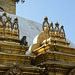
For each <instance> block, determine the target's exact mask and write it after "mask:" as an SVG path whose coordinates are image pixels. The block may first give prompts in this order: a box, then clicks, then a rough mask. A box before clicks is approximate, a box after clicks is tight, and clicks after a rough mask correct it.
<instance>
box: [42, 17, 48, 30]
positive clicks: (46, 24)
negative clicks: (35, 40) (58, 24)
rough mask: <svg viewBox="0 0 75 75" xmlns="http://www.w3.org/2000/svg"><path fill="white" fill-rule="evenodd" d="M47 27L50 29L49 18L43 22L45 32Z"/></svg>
mask: <svg viewBox="0 0 75 75" xmlns="http://www.w3.org/2000/svg"><path fill="white" fill-rule="evenodd" d="M45 27H48V28H49V23H48V18H47V16H46V17H45V18H44V22H43V26H42V28H43V31H44V28H45Z"/></svg>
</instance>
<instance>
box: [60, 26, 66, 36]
mask: <svg viewBox="0 0 75 75" xmlns="http://www.w3.org/2000/svg"><path fill="white" fill-rule="evenodd" d="M59 33H60V35H61V34H63V35H64V36H65V31H64V26H63V25H61V28H60V30H59Z"/></svg>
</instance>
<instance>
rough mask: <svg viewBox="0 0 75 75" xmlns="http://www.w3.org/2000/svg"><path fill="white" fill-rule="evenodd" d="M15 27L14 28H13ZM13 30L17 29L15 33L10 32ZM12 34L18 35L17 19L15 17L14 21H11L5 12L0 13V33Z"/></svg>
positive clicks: (2, 34) (3, 34)
mask: <svg viewBox="0 0 75 75" xmlns="http://www.w3.org/2000/svg"><path fill="white" fill-rule="evenodd" d="M15 27H16V28H15ZM13 30H16V31H17V34H15V33H14V34H12V33H13ZM9 33H10V35H11V36H12V35H14V36H16V37H17V36H18V37H19V26H18V19H17V18H15V19H14V22H12V21H11V18H10V17H8V16H7V14H6V13H5V12H4V13H3V14H2V16H1V15H0V35H1V36H5V35H6V34H9Z"/></svg>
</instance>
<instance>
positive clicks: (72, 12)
mask: <svg viewBox="0 0 75 75" xmlns="http://www.w3.org/2000/svg"><path fill="white" fill-rule="evenodd" d="M16 9H17V11H16V15H17V16H21V17H24V18H26V19H29V20H33V21H36V22H38V23H41V24H42V23H43V19H44V17H45V16H47V17H48V20H49V23H50V22H51V21H53V23H54V24H55V22H56V21H58V22H59V25H60V26H61V25H63V26H64V29H65V32H66V37H67V38H68V39H69V40H70V41H71V42H73V43H74V44H75V0H26V2H25V3H24V4H22V3H21V2H19V3H18V4H17V6H16Z"/></svg>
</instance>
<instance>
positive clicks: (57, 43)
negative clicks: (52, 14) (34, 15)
mask: <svg viewBox="0 0 75 75" xmlns="http://www.w3.org/2000/svg"><path fill="white" fill-rule="evenodd" d="M19 1H20V0H6V1H5V0H0V5H1V6H0V11H1V12H0V75H75V48H74V46H73V47H72V45H70V44H71V43H70V42H69V41H67V39H66V36H65V35H66V34H65V30H64V27H63V25H61V27H60V28H59V23H58V22H56V23H55V27H54V26H53V22H52V21H51V23H50V24H49V22H48V18H47V17H45V18H44V22H43V25H42V27H41V24H39V23H36V22H34V21H31V20H27V19H24V18H21V17H18V16H17V17H16V15H15V13H16V2H17V3H18V2H19ZM21 2H22V3H23V2H24V0H21ZM9 6H10V8H9ZM12 14H14V15H12ZM41 29H43V32H42V30H41ZM31 31H32V32H31ZM37 34H38V35H37ZM23 35H25V36H27V41H28V43H29V45H31V44H32V40H33V38H34V36H35V35H37V36H36V37H35V38H34V40H33V42H34V43H33V44H32V45H31V46H29V45H28V46H25V45H21V44H20V41H21V40H20V38H21V37H22V36H23ZM28 54H29V55H28Z"/></svg>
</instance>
